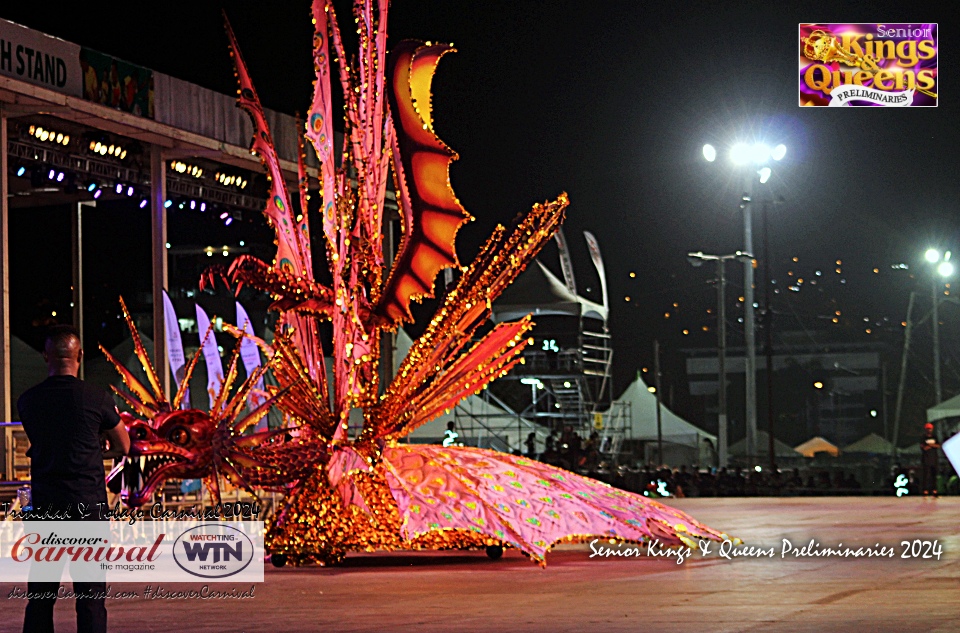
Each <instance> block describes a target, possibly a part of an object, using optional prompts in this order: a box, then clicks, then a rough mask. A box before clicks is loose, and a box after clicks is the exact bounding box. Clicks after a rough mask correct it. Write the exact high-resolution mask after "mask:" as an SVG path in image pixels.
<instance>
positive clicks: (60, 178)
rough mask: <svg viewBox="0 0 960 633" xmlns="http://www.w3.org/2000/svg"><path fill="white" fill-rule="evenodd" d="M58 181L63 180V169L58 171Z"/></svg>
mask: <svg viewBox="0 0 960 633" xmlns="http://www.w3.org/2000/svg"><path fill="white" fill-rule="evenodd" d="M57 182H63V172H62V171H58V172H57Z"/></svg>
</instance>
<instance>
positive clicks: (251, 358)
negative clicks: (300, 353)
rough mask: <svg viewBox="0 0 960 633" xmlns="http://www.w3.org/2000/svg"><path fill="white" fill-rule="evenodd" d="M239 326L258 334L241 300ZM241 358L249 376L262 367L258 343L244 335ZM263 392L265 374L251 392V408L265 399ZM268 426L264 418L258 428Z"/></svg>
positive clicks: (249, 332) (243, 329) (250, 332)
mask: <svg viewBox="0 0 960 633" xmlns="http://www.w3.org/2000/svg"><path fill="white" fill-rule="evenodd" d="M237 327H238V328H240V329H241V330H242V331H243V332H244V333H245V334H252V335H256V332H254V330H253V323H252V322H251V321H250V317H249V316H247V311H246V310H244V309H243V306H242V305H240V302H239V301H237ZM240 359H241V360H243V367H244V368H245V369H246V370H247V376H252V375H253V374H254V372H256V371H257V369H259V368H260V348H258V347H257V344H256V343H254V342H253V341H252V340H251V339H249V338H247V337H244V338H243V339H242V340H241V341H240ZM262 393H263V376H261V377H260V380H258V381H257V385H256V387H254V391H252V392H251V393H250V398H249V400H248V404H249V406H250V408H251V409H254V408H256V407H257V406H258V405H259V404H260V403H261V402H262V401H263V398H262V395H261V394H262ZM266 428H267V419H266V418H263V419H262V420H260V422H259V423H258V424H257V430H258V431H265V430H266Z"/></svg>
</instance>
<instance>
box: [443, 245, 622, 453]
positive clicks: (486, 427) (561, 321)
mask: <svg viewBox="0 0 960 633" xmlns="http://www.w3.org/2000/svg"><path fill="white" fill-rule="evenodd" d="M587 236H588V237H587V241H588V245H590V246H591V254H592V255H593V257H594V262H595V264H596V265H597V272H598V273H599V274H600V280H601V287H603V288H604V289H605V286H606V279H605V277H604V270H603V262H602V260H601V259H600V256H599V248H597V247H596V240H595V238H593V236H592V235H590V234H587ZM557 244H558V247H559V254H560V263H561V269H562V271H563V280H562V281H561V280H560V279H559V278H558V277H557V276H556V275H555V274H554V273H553V272H552V271H551V270H550V269H549V268H547V266H546V265H544V264H543V263H542V262H541V261H540V260H537V261H536V263H535V265H533V266H530V267H529V268H528V269H527V270H526V271H524V272H523V274H521V275H520V277H518V278H517V280H516V282H515V283H514V284H513V285H512V286H511V287H510V288H508V289H507V290H506V291H504V293H503V295H502V296H501V297H500V299H498V300H497V301H496V302H495V303H494V306H493V320H494V321H496V322H505V321H510V320H513V319H516V318H518V317H519V316H521V315H526V314H532V315H533V317H534V319H535V321H536V325H535V326H534V328H533V330H532V335H533V344H531V345H529V346H528V347H527V348H526V349H525V350H524V352H523V358H524V363H523V364H522V365H520V366H518V367H516V368H514V370H513V371H512V372H510V374H508V375H507V376H505V377H503V378H501V379H499V380H498V381H496V382H495V383H494V384H493V385H491V387H490V388H489V389H487V390H486V391H484V392H483V394H482V397H483V398H484V399H485V400H486V401H488V402H489V403H490V404H492V405H495V406H497V407H499V408H500V409H502V410H504V411H505V412H506V415H505V416H504V415H500V414H495V415H492V416H491V415H487V416H486V417H484V415H483V414H482V413H481V414H475V413H472V412H469V411H466V410H464V409H463V408H459V409H457V426H458V427H459V428H461V429H463V430H464V431H466V434H467V436H470V435H471V434H474V433H481V432H483V431H491V430H496V429H500V428H502V429H503V433H502V434H505V435H515V434H516V433H513V434H510V433H509V431H510V430H511V429H512V428H513V427H519V424H518V423H517V422H516V420H517V419H520V420H523V421H524V422H525V423H526V424H525V427H524V428H528V429H529V430H532V431H536V432H537V436H538V438H540V437H541V436H545V435H546V434H548V433H550V432H554V433H556V434H557V435H559V434H560V433H562V431H563V429H564V428H565V427H567V426H569V427H571V428H572V429H573V430H575V431H576V432H578V433H579V434H580V435H581V436H582V437H586V436H588V435H589V434H590V433H591V432H593V431H595V430H596V431H598V432H600V433H601V434H602V435H603V436H605V437H606V438H607V441H606V443H605V444H606V447H607V448H608V449H614V448H616V447H619V445H620V443H621V442H622V440H623V438H624V432H625V430H626V427H628V426H629V419H628V417H627V416H626V415H625V414H624V412H623V411H622V409H623V407H619V406H618V407H611V404H612V403H611V401H612V395H611V389H612V376H611V371H612V364H613V346H612V337H611V335H610V330H609V328H608V327H607V315H608V307H607V304H606V297H604V304H598V303H595V302H593V301H591V300H589V299H587V298H585V297H582V296H580V295H579V294H577V286H576V281H575V279H574V276H573V265H572V263H571V261H570V257H569V252H568V249H567V245H566V240H565V239H564V237H563V234H562V232H560V231H558V233H557ZM511 448H512V449H518V448H520V449H522V448H523V447H522V446H519V445H516V444H513V445H511Z"/></svg>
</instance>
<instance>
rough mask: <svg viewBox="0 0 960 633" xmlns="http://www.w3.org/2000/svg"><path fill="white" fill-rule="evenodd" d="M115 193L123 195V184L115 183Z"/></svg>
mask: <svg viewBox="0 0 960 633" xmlns="http://www.w3.org/2000/svg"><path fill="white" fill-rule="evenodd" d="M117 193H123V184H122V183H119V182H118V183H117Z"/></svg>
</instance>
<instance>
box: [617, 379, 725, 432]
mask: <svg viewBox="0 0 960 633" xmlns="http://www.w3.org/2000/svg"><path fill="white" fill-rule="evenodd" d="M617 400H618V402H629V403H630V427H629V429H627V431H628V432H627V437H628V438H629V439H634V440H656V439H657V397H656V396H655V395H654V394H652V393H650V391H649V389H648V387H647V385H646V383H644V382H643V379H642V378H640V376H637V379H636V380H634V381H633V382H632V383H630V386H629V387H627V388H626V389H624V391H623V393H622V394H620V397H619V398H618V399H617ZM660 418H661V422H660V427H661V434H662V436H663V439H664V441H668V442H672V443H675V444H685V445H687V446H690V447H698V446H699V445H700V444H701V442H702V441H703V440H704V439H708V440H710V441H711V442H716V440H717V436H716V435H712V434H710V433H707V432H706V431H704V430H703V429H701V428H700V427H698V426H695V425H693V424H691V423H690V422H687V421H686V420H684V419H683V418H681V417H680V416H678V415H677V414H676V413H674V412H673V411H671V410H670V409H668V408H667V407H666V406H663V405H661V411H660Z"/></svg>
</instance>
